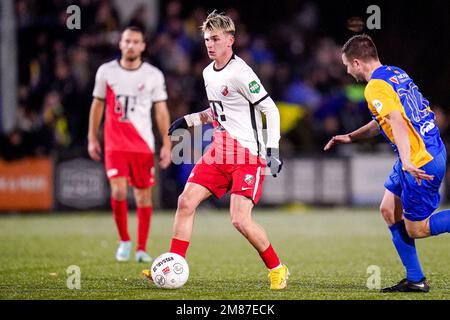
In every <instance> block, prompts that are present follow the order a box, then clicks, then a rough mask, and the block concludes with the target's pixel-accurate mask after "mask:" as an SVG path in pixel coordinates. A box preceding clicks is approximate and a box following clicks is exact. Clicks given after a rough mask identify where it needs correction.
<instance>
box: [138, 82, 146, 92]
mask: <svg viewBox="0 0 450 320" xmlns="http://www.w3.org/2000/svg"><path fill="white" fill-rule="evenodd" d="M144 89H145V84H143V83H140V84H139V86H138V90H139V91H142V90H144Z"/></svg>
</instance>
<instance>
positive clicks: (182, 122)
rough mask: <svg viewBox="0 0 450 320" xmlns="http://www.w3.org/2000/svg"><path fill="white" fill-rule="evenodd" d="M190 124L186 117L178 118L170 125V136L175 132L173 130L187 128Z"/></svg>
mask: <svg viewBox="0 0 450 320" xmlns="http://www.w3.org/2000/svg"><path fill="white" fill-rule="evenodd" d="M187 128H188V124H187V122H186V119H185V118H184V117H181V118H178V119H177V120H175V121H174V122H172V124H171V125H170V127H169V136H171V135H172V134H173V132H174V131H175V130H177V129H187Z"/></svg>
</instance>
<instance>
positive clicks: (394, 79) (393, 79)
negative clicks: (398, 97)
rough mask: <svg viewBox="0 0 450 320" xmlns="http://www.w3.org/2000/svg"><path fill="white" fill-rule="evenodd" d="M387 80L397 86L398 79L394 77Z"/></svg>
mask: <svg viewBox="0 0 450 320" xmlns="http://www.w3.org/2000/svg"><path fill="white" fill-rule="evenodd" d="M389 80H390V81H391V82H393V83H396V84H398V79H397V77H396V76H393V77H390V78H389Z"/></svg>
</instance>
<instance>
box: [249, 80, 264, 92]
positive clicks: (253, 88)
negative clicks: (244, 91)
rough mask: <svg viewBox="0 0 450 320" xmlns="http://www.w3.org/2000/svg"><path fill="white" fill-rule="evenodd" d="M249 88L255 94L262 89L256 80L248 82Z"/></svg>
mask: <svg viewBox="0 0 450 320" xmlns="http://www.w3.org/2000/svg"><path fill="white" fill-rule="evenodd" d="M248 88H249V90H250V92H251V93H255V94H257V93H259V91H260V90H261V86H260V85H259V83H258V82H256V81H252V82H250V83H249V84H248Z"/></svg>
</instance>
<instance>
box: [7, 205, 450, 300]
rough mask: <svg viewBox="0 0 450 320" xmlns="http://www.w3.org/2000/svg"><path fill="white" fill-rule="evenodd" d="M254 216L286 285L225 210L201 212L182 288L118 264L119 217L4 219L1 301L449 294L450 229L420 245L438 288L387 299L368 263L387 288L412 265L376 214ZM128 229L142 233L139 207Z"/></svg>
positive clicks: (160, 221) (160, 215)
mask: <svg viewBox="0 0 450 320" xmlns="http://www.w3.org/2000/svg"><path fill="white" fill-rule="evenodd" d="M173 214H174V213H173V212H161V211H156V212H155V214H154V216H153V221H152V228H151V232H150V239H149V243H148V247H149V252H150V254H151V255H152V256H153V257H156V256H157V255H159V254H161V253H163V252H166V251H168V249H169V246H170V238H171V232H172V222H173ZM254 216H255V220H256V221H257V222H258V223H260V224H261V225H262V226H264V228H265V229H266V231H267V232H268V234H269V238H270V240H271V242H272V244H273V247H274V248H275V250H276V251H277V253H278V254H279V256H280V258H281V259H282V262H284V263H285V264H287V265H288V267H289V269H290V271H291V277H290V279H289V284H288V288H287V290H284V291H280V292H272V291H270V290H269V285H268V280H267V271H266V269H265V267H264V264H263V263H262V261H261V260H260V258H259V256H258V254H257V252H256V251H255V250H254V249H253V247H251V246H250V244H249V243H248V242H247V241H246V240H245V239H244V238H243V237H242V236H241V235H240V234H239V233H238V232H237V231H236V230H235V229H234V228H233V226H232V225H231V223H230V218H229V215H228V214H227V212H223V211H222V212H214V211H208V210H205V209H203V210H199V211H198V213H197V217H196V220H195V226H194V235H193V238H192V241H191V245H190V247H189V250H188V254H187V261H188V263H189V267H190V278H189V280H188V282H187V283H186V285H185V286H184V287H183V288H181V289H177V290H162V289H158V288H156V287H155V286H154V285H153V284H151V283H149V282H148V281H147V280H145V279H143V278H142V277H141V276H140V272H141V270H142V269H144V268H146V267H147V266H146V265H143V264H138V263H136V262H134V261H130V262H128V263H118V262H116V261H115V260H114V254H115V250H116V247H117V244H118V240H117V235H116V229H115V226H114V222H113V219H112V215H111V214H105V213H97V212H85V213H67V214H56V213H54V214H38V215H32V214H26V215H5V216H0V299H102V300H103V299H138V300H147V299H153V300H180V299H183V300H184V299H187V300H197V299H202V300H207V299H244V300H247V299H248V300H300V299H333V300H334V299H364V300H365V299H450V291H449V289H450V270H449V268H448V266H449V265H450V237H449V236H448V235H442V236H440V237H434V238H429V239H424V240H418V241H416V245H417V248H418V252H419V255H420V258H421V261H422V266H423V269H424V271H425V273H426V275H427V277H428V279H429V283H430V286H431V291H430V293H428V294H389V295H387V294H381V293H379V292H378V291H377V290H369V289H368V288H367V287H366V282H367V279H368V277H369V275H368V274H367V268H368V267H369V266H370V265H376V266H379V267H380V270H381V285H382V286H387V285H391V284H394V283H396V282H398V281H399V280H400V279H402V278H403V277H404V271H403V267H402V265H401V262H400V259H399V258H398V256H397V254H396V253H395V250H394V247H393V245H392V242H391V239H390V238H391V236H390V233H389V230H388V229H387V227H386V226H385V225H384V222H383V221H382V219H381V218H380V216H379V214H378V213H377V211H376V210H358V209H329V210H325V209H321V210H316V209H302V210H298V211H296V210H290V211H286V210H265V211H255V213H254ZM129 226H130V231H131V234H132V237H133V239H135V238H136V237H135V229H136V216H135V214H134V212H131V213H130V220H129ZM71 265H76V266H79V267H80V270H81V289H80V290H70V289H68V287H67V279H68V277H69V276H70V275H68V274H67V273H66V270H67V268H68V267H69V266H71Z"/></svg>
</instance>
